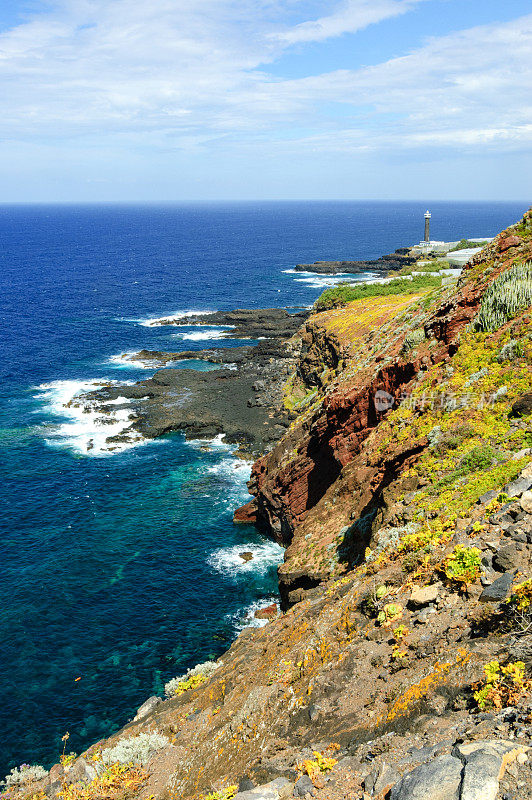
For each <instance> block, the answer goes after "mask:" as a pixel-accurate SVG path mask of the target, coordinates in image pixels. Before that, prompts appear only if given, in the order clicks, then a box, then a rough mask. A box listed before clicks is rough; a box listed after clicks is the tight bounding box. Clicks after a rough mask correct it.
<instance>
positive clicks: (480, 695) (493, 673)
mask: <svg viewBox="0 0 532 800" xmlns="http://www.w3.org/2000/svg"><path fill="white" fill-rule="evenodd" d="M484 675H485V676H486V677H485V683H484V686H482V687H480V688H479V689H477V691H476V692H474V693H473V697H474V698H475V700H476V701H477V705H478V707H479V708H480V709H481V710H482V711H484V710H486V709H490V708H497V709H498V708H505V707H507V706H513V705H515V704H517V703H518V702H519V700H521V698H522V697H523V696H525V695H527V694H528V691H529V689H530V681H527V680H526V679H525V665H524V663H523V661H513V662H511V661H510V662H509V663H508V664H506V666H504V667H503V666H501V665H500V664H499V662H498V661H496V660H495V661H490V662H489V664H486V665H485V666H484Z"/></svg>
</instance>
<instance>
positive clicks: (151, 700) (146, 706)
mask: <svg viewBox="0 0 532 800" xmlns="http://www.w3.org/2000/svg"><path fill="white" fill-rule="evenodd" d="M162 702H163V701H162V700H161V698H160V697H157V696H156V695H153V696H152V697H148V699H147V700H146V702H144V703H143V704H142V705H141V707H140V708H139V710H138V711H137V713H136V714H135V717H134V719H133V722H138V721H139V720H141V719H144V717H147V716H148V714H151V712H152V711H153V710H154V709H155V708H157V706H158V705H159V704H160V703H162Z"/></svg>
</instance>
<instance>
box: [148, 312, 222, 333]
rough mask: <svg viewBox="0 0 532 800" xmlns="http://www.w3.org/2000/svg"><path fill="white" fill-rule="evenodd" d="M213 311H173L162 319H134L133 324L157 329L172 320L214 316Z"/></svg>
mask: <svg viewBox="0 0 532 800" xmlns="http://www.w3.org/2000/svg"><path fill="white" fill-rule="evenodd" d="M214 313H215V312H214V311H205V310H200V311H196V309H193V308H189V309H188V310H187V311H175V312H174V313H173V314H165V315H164V316H162V317H148V318H146V319H136V320H134V322H138V324H139V325H143V326H144V327H145V328H153V327H157V326H158V325H164V324H165V323H166V322H167V321H168V320H172V322H177V320H180V319H186V317H203V316H205V315H206V314H214Z"/></svg>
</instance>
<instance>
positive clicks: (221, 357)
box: [75, 309, 310, 456]
mask: <svg viewBox="0 0 532 800" xmlns="http://www.w3.org/2000/svg"><path fill="white" fill-rule="evenodd" d="M309 313H310V312H308V311H300V312H297V313H293V314H289V313H288V312H287V311H286V310H285V309H258V310H253V309H251V310H247V309H244V310H238V311H231V312H216V313H213V314H209V315H202V316H187V317H183V318H180V319H179V320H171V319H165V318H162V319H161V320H157V321H156V322H154V323H153V324H157V325H176V326H180V325H186V326H194V325H197V326H205V325H231V326H233V327H232V328H230V329H228V330H227V337H228V338H232V339H239V340H242V339H244V340H246V339H250V340H253V339H258V340H259V341H257V343H256V344H250V345H243V346H237V347H224V348H221V347H219V348H215V349H205V350H194V351H183V352H179V353H165V352H160V351H148V350H141V351H139V352H138V353H133V354H131V353H129V354H125V355H124V356H123V358H124V360H127V361H132V362H135V361H137V362H140V363H142V365H143V366H147V367H149V366H153V367H163V368H162V369H157V371H156V372H155V373H154V375H153V376H152V377H150V378H148V379H147V380H144V381H139V382H138V383H135V384H134V385H109V386H104V387H102V388H101V389H98V390H96V391H93V392H88V393H86V394H84V395H82V396H81V397H79V398H76V401H75V402H76V403H78V404H80V405H83V404H86V405H88V406H89V407H90V408H91V409H92V410H95V411H96V412H98V413H101V414H102V416H103V418H105V415H106V414H109V404H110V403H112V409H113V412H114V413H116V412H117V411H118V412H119V411H120V410H121V409H123V410H124V411H125V412H126V411H127V412H128V413H129V414H130V415H131V420H132V421H131V425H130V426H129V427H128V428H125V429H124V430H123V431H122V432H121V433H120V434H118V435H116V436H114V437H112V440H111V439H110V440H109V444H110V446H112V445H113V444H114V445H116V446H119V445H120V444H124V443H126V444H127V443H128V441H130V440H131V439H132V438H133V439H136V438H137V437H138V436H139V435H140V436H141V437H143V438H147V439H153V438H156V437H158V436H161V435H163V434H165V433H169V432H172V431H181V432H183V433H184V434H185V436H186V437H187V438H189V439H209V438H213V437H215V436H218V435H220V434H223V435H224V440H225V441H226V442H227V443H228V444H234V445H236V446H238V448H239V450H238V452H239V453H240V454H242V455H246V456H256V455H258V454H262V453H264V452H266V451H268V450H269V449H271V446H272V444H273V443H274V442H276V441H277V440H278V439H280V438H281V436H283V434H284V433H285V432H286V429H287V428H288V427H289V425H290V422H291V420H292V418H293V417H294V416H295V415H294V414H293V413H292V412H291V411H290V410H289V409H287V408H286V407H285V406H284V403H283V387H284V384H285V383H286V381H287V379H288V376H289V375H290V372H291V370H292V369H293V366H294V363H295V361H296V359H297V357H298V355H299V345H298V343H297V342H295V341H292V337H293V335H294V334H295V332H296V331H297V330H298V329H299V327H300V326H301V324H302V322H303V321H304V320H305V319H306V318H307V317H308V315H309ZM191 359H193V360H200V361H205V362H207V363H210V364H216V365H219V369H214V370H210V371H204V372H202V371H198V370H193V369H179V368H173V367H172V366H171V365H172V364H174V363H179V362H181V361H186V360H191Z"/></svg>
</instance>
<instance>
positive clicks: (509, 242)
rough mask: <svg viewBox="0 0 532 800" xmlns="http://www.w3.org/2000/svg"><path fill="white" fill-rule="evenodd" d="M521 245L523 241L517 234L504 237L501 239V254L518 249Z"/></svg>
mask: <svg viewBox="0 0 532 800" xmlns="http://www.w3.org/2000/svg"><path fill="white" fill-rule="evenodd" d="M521 243H522V240H521V239H520V238H519V236H516V235H515V234H508V235H507V236H503V237H501V239H499V252H501V253H504V252H505V251H506V250H509V249H510V247H518V246H519V245H520V244H521Z"/></svg>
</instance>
